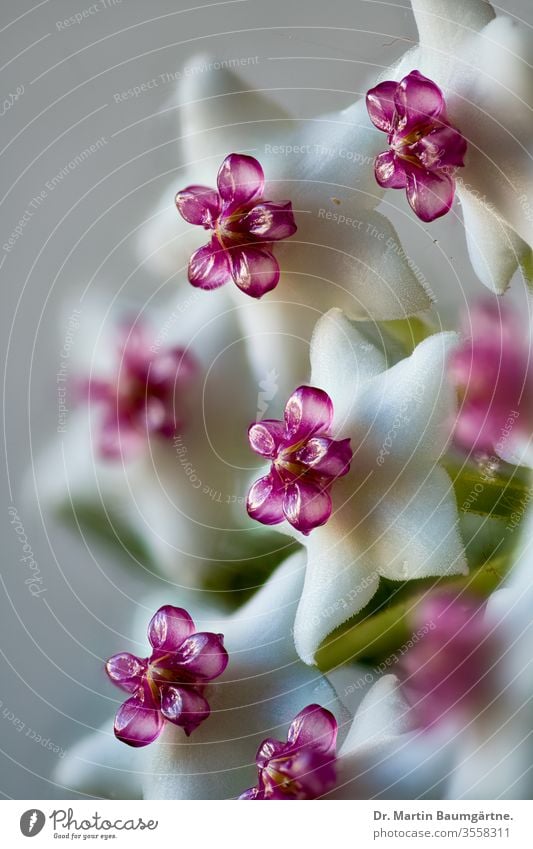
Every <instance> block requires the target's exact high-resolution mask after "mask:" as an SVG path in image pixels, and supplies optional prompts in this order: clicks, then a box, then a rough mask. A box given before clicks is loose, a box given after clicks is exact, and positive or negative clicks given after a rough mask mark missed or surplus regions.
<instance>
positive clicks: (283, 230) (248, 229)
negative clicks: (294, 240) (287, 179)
mask: <svg viewBox="0 0 533 849" xmlns="http://www.w3.org/2000/svg"><path fill="white" fill-rule="evenodd" d="M239 229H241V230H242V231H243V232H244V233H250V234H251V235H252V236H255V238H256V239H261V240H262V241H264V242H274V241H276V240H278V239H287V238H288V237H289V236H292V235H294V233H296V229H297V228H296V222H295V220H294V215H293V212H292V203H291V202H290V201H287V202H286V203H274V202H272V201H265V202H264V203H258V204H257V205H256V206H254V208H253V209H251V210H250V212H248V214H247V215H245V216H244V218H243V219H242V221H241V222H240V224H239Z"/></svg>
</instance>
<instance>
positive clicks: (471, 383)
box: [449, 300, 533, 463]
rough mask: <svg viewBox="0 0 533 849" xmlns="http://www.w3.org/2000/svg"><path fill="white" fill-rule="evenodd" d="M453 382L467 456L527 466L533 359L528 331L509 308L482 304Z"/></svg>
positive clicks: (468, 321) (455, 355)
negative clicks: (478, 453)
mask: <svg viewBox="0 0 533 849" xmlns="http://www.w3.org/2000/svg"><path fill="white" fill-rule="evenodd" d="M463 325H464V328H463V329H464V333H465V336H466V337H467V338H466V339H465V340H464V341H463V342H462V343H461V345H460V346H459V347H458V348H456V350H455V351H453V352H452V354H451V356H450V360H449V373H450V379H451V380H452V382H453V384H454V385H455V387H456V388H457V392H458V394H459V397H460V408H459V412H458V416H457V422H456V426H455V441H456V442H457V444H458V445H460V446H461V447H462V448H464V449H465V450H466V451H482V452H485V453H488V454H496V455H498V456H500V457H501V458H502V459H504V460H510V461H511V462H512V461H513V460H514V461H515V462H518V463H520V462H522V461H523V460H524V458H527V454H528V451H531V448H530V445H529V443H530V441H531V438H532V437H533V358H532V353H531V346H530V338H529V334H528V330H527V326H526V324H525V323H524V321H523V320H522V318H521V316H520V315H519V314H518V312H516V311H515V310H513V308H512V307H510V306H508V305H506V304H499V303H495V302H494V301H489V300H486V301H480V302H478V303H476V304H474V305H473V306H472V307H471V308H470V310H469V313H468V315H466V316H465V320H464V322H463Z"/></svg>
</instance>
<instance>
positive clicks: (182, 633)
mask: <svg viewBox="0 0 533 849" xmlns="http://www.w3.org/2000/svg"><path fill="white" fill-rule="evenodd" d="M191 634H194V622H193V621H192V619H191V617H190V616H189V614H188V613H187V611H186V610H183V608H182V607H173V606H172V605H170V604H165V605H164V606H163V607H160V608H159V610H158V611H157V612H156V613H154V615H153V616H152V618H151V619H150V623H149V625H148V639H149V640H150V645H151V646H152V648H153V649H154V650H156V651H158V652H175V651H177V650H178V649H179V647H180V646H181V644H182V643H183V641H184V640H186V639H187V637H190V635H191Z"/></svg>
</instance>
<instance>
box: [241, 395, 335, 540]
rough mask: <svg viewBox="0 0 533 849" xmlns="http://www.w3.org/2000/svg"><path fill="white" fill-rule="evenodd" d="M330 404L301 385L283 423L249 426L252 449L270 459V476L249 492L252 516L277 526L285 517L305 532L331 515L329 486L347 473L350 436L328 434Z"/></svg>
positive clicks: (291, 401) (330, 422) (286, 410)
mask: <svg viewBox="0 0 533 849" xmlns="http://www.w3.org/2000/svg"><path fill="white" fill-rule="evenodd" d="M332 421H333V405H332V403H331V399H330V398H329V397H328V395H327V394H326V393H325V392H323V391H322V390H321V389H316V388H315V387H312V386H300V387H299V388H298V389H296V391H295V392H293V394H292V395H291V397H290V398H289V400H288V401H287V404H286V406H285V419H284V421H282V422H281V421H275V420H264V421H261V422H256V423H255V424H252V425H251V426H250V429H249V431H248V439H249V441H250V446H251V447H252V450H253V451H255V452H256V453H257V454H259V455H260V456H261V457H267V458H269V459H271V460H272V463H271V466H270V471H269V473H268V475H266V476H265V477H262V478H260V479H259V480H258V481H256V482H255V483H254V484H253V486H252V488H251V489H250V492H249V493H248V500H247V508H248V513H249V514H250V516H251V517H252V518H253V519H257V520H258V521H259V522H263V523H264V524H265V525H276V524H279V522H283V520H284V519H286V520H287V521H288V522H290V524H291V525H292V526H293V527H294V528H296V530H298V531H301V532H302V533H303V534H308V533H309V532H310V531H312V530H313V528H316V527H318V526H319V525H323V524H324V523H325V522H327V520H328V519H329V517H330V515H331V496H330V494H329V490H330V488H331V486H332V484H333V482H334V481H335V479H336V478H338V477H341V476H342V475H345V474H347V473H348V471H349V469H350V460H351V457H352V452H351V449H350V439H349V438H348V439H342V440H335V439H332V438H331V436H330V429H331V424H332Z"/></svg>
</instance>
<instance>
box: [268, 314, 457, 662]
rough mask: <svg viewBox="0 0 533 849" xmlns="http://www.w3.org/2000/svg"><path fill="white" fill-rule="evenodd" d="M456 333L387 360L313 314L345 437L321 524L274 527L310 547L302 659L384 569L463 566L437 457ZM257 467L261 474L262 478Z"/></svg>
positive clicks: (315, 345)
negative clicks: (343, 461) (345, 469)
mask: <svg viewBox="0 0 533 849" xmlns="http://www.w3.org/2000/svg"><path fill="white" fill-rule="evenodd" d="M455 341H456V337H455V334H453V333H440V334H436V335H434V336H430V337H429V338H427V339H426V340H425V341H423V342H422V343H421V344H419V345H418V346H417V348H415V350H414V352H413V353H412V354H411V356H410V357H407V358H406V359H403V360H401V361H399V362H397V363H396V364H395V365H392V366H391V367H390V368H387V363H386V361H385V357H384V355H383V353H382V352H381V351H380V350H379V349H378V348H377V347H376V346H375V345H369V344H368V340H367V338H366V337H364V336H363V335H362V333H361V332H360V330H359V329H358V328H357V326H356V325H354V324H353V323H351V322H350V321H349V320H348V319H347V318H346V316H344V315H343V313H342V312H341V311H340V310H331V311H330V312H328V313H327V314H326V315H325V316H323V317H322V318H321V319H320V320H319V321H318V323H317V326H316V328H315V332H314V334H313V338H312V340H311V379H310V384H311V386H313V387H317V388H318V389H321V390H323V391H325V392H326V393H327V394H328V395H329V397H330V399H331V401H332V404H333V411H334V418H333V425H332V427H331V429H330V430H331V436H332V437H333V438H334V439H337V440H338V439H347V438H350V439H351V448H352V451H353V458H352V461H351V466H350V471H349V473H348V474H344V476H343V477H339V478H338V479H337V480H336V481H335V482H334V483H333V486H332V487H331V492H330V494H331V496H332V499H333V510H332V514H331V517H330V518H329V520H328V521H327V522H326V524H324V525H322V526H320V527H316V528H314V529H313V530H311V532H310V533H309V534H308V535H307V536H304V535H303V534H301V533H299V532H298V531H296V530H294V528H293V527H291V525H289V524H288V522H283V523H282V524H278V525H276V527H277V529H278V530H282V531H284V532H286V533H289V534H291V535H292V536H294V537H296V538H297V539H298V540H299V541H300V542H301V543H303V544H304V545H305V548H306V550H307V572H306V580H305V585H304V589H303V593H302V598H301V601H300V604H299V607H298V612H297V615H296V622H295V641H296V647H297V650H298V652H299V654H300V656H301V657H302V658H303V659H304V660H305V661H306V662H308V663H312V662H313V658H314V655H315V652H316V650H317V649H318V647H319V645H320V643H321V642H322V640H323V639H324V638H325V637H327V636H328V634H330V633H331V632H332V631H333V630H334V629H335V628H336V627H337V626H339V625H341V624H342V623H343V622H345V621H346V620H348V619H349V618H350V617H351V616H353V615H354V614H356V613H357V612H358V611H360V610H362V608H363V607H365V605H366V604H367V603H368V602H369V601H370V599H371V598H372V596H373V595H374V593H375V592H376V590H377V587H378V583H379V579H380V577H383V578H388V579H390V580H393V581H406V580H410V579H413V578H423V577H426V576H430V575H451V574H456V573H461V574H464V573H465V572H466V571H467V566H466V560H465V555H464V551H463V545H462V541H461V537H460V534H459V530H458V513H457V507H456V502H455V497H454V492H453V487H452V483H451V480H450V478H449V476H448V474H447V473H446V472H445V471H444V469H443V468H442V467H441V466H440V465H439V460H440V459H441V457H442V455H443V453H444V451H445V450H446V447H447V445H448V442H449V439H450V430H451V423H452V421H453V412H454V409H455V399H454V397H453V391H452V389H451V387H450V386H449V384H448V383H447V380H446V370H445V363H446V357H447V354H448V353H449V351H450V349H451V347H452V346H453V345H454V344H455ZM259 476H261V471H260V472H259V475H258V477H259Z"/></svg>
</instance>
